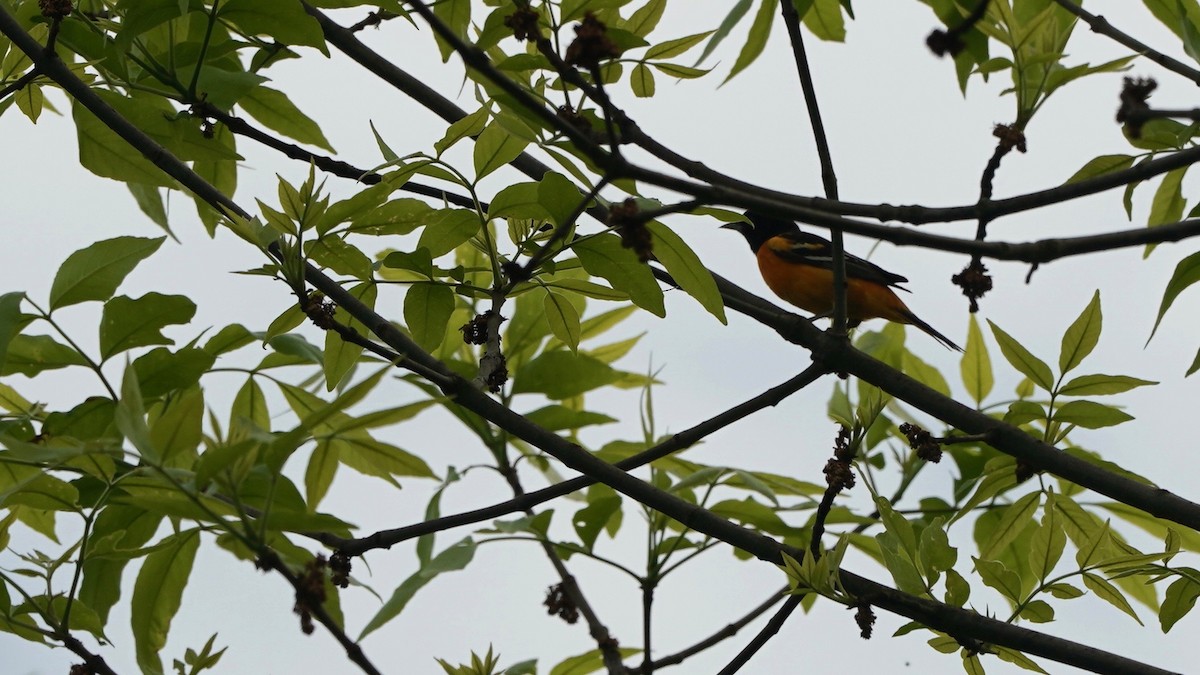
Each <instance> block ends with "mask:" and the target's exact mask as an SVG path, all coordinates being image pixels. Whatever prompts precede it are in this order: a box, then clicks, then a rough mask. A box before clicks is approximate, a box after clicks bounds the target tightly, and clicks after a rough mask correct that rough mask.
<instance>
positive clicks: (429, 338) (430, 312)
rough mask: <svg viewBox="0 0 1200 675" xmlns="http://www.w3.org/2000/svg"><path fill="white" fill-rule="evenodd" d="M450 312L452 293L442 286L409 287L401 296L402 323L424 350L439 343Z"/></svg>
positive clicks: (442, 338) (432, 348)
mask: <svg viewBox="0 0 1200 675" xmlns="http://www.w3.org/2000/svg"><path fill="white" fill-rule="evenodd" d="M453 313H454V291H452V290H450V287H449V286H446V285H444V284H437V283H419V284H413V285H412V286H410V287H409V288H408V292H406V293H405V294H404V323H405V324H407V325H408V331H409V333H411V334H412V338H413V340H414V341H415V342H416V343H417V344H418V345H420V346H421V348H422V349H424V350H425V351H433V350H434V349H437V347H438V346H439V345H441V344H442V340H444V339H445V338H446V329H447V327H448V325H449V323H450V315H451V314H453Z"/></svg>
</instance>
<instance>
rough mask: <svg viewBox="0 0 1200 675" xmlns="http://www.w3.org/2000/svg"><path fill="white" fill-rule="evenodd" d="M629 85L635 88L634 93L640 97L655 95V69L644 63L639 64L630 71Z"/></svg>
mask: <svg viewBox="0 0 1200 675" xmlns="http://www.w3.org/2000/svg"><path fill="white" fill-rule="evenodd" d="M629 86H630V88H632V89H633V95H634V96H636V97H638V98H650V97H652V96H654V71H652V70H650V68H649V67H647V66H646V64H644V63H639V64H637V65H636V66H634V67H633V70H632V71H631V72H630V73H629Z"/></svg>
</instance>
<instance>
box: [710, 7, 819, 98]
mask: <svg viewBox="0 0 1200 675" xmlns="http://www.w3.org/2000/svg"><path fill="white" fill-rule="evenodd" d="M783 1H784V2H788V1H790V0H783ZM779 2H780V0H762V4H761V5H759V6H758V13H757V14H755V15H754V23H752V24H750V34H749V35H748V36H747V37H746V44H744V45H742V50H741V51H740V52H738V55H737V60H736V61H734V62H733V68H732V69H731V70H730V71H729V75H727V76H726V77H725V82H728V81H730V80H732V79H733V78H734V76H735V75H737V74H738V73H740V72H742V71H743V70H745V69H746V68H747V67H748V66H749V65H750V64H752V63H754V61H755V60H756V59H758V57H759V55H761V54H762V52H763V49H764V48H765V47H766V46H767V38H769V37H771V25H772V24H773V23H774V21H775V11H776V9H778V7H779ZM838 12H839V15H840V12H841V10H838ZM725 82H722V84H724V83H725Z"/></svg>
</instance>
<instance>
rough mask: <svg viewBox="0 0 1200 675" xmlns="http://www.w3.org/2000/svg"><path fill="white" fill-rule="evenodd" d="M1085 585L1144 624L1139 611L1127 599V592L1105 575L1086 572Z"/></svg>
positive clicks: (1084, 576)
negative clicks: (1122, 590) (1113, 583)
mask: <svg viewBox="0 0 1200 675" xmlns="http://www.w3.org/2000/svg"><path fill="white" fill-rule="evenodd" d="M1083 585H1084V586H1087V587H1088V589H1089V590H1090V591H1091V592H1092V593H1095V594H1096V596H1097V597H1099V598H1101V599H1103V600H1104V601H1105V602H1107V603H1108V604H1110V605H1112V606H1113V607H1116V608H1117V609H1119V610H1121V611H1122V612H1125V613H1126V614H1128V615H1129V616H1131V617H1133V620H1134V621H1137V622H1138V624H1139V625H1141V624H1142V620H1141V619H1140V618H1138V615H1137V612H1135V611H1133V606H1132V605H1130V604H1129V601H1128V600H1126V599H1125V594H1124V593H1122V592H1121V591H1120V589H1118V588H1117V587H1116V586H1114V585H1112V583H1110V582H1109V581H1108V580H1107V579H1105V578H1104V577H1102V576H1099V575H1097V574H1092V573H1091V572H1085V573H1084V575H1083Z"/></svg>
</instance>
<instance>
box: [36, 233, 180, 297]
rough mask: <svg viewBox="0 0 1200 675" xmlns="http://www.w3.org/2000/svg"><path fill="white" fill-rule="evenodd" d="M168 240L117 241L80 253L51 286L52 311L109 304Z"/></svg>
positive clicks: (124, 239)
mask: <svg viewBox="0 0 1200 675" xmlns="http://www.w3.org/2000/svg"><path fill="white" fill-rule="evenodd" d="M165 239H166V237H158V238H157V239H143V238H141V237H116V238H114V239H105V240H104V241H98V242H96V243H95V244H92V245H91V246H88V247H87V248H83V249H80V250H78V251H76V252H74V253H72V254H71V255H69V256H67V259H66V260H65V261H63V264H62V265H61V266H60V267H59V268H58V273H57V274H55V275H54V283H53V284H51V286H50V310H51V311H54V310H56V309H58V308H60V307H66V306H68V305H74V304H77V303H80V302H88V301H90V300H108V299H109V298H111V297H112V295H113V293H115V292H116V290H117V286H120V285H121V282H122V281H124V280H125V277H126V276H127V275H128V274H129V273H130V272H132V271H133V268H134V267H137V264H138V263H140V262H141V261H143V260H145V259H146V258H148V257H150V255H151V254H153V253H154V252H155V251H157V250H158V247H159V246H162V243H163V241H164V240H165Z"/></svg>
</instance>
